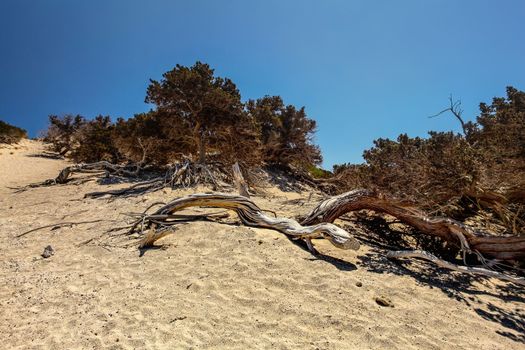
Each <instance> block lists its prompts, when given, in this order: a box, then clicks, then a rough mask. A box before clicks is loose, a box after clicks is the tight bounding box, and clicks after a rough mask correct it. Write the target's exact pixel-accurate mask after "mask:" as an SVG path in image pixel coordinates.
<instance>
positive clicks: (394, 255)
mask: <svg viewBox="0 0 525 350" xmlns="http://www.w3.org/2000/svg"><path fill="white" fill-rule="evenodd" d="M386 257H387V258H389V259H403V258H418V259H424V260H428V261H431V262H433V263H434V264H436V265H437V266H439V267H443V268H446V269H449V270H453V271H459V272H466V273H470V274H474V275H481V276H487V277H494V278H499V279H501V280H504V281H509V282H512V283H516V284H520V285H522V286H525V278H523V277H513V276H509V275H506V274H503V273H501V272H497V271H493V270H488V269H484V268H481V267H473V266H460V265H456V264H452V263H450V262H448V261H445V260H443V259H440V258H438V257H437V256H435V255H433V254H430V253H428V252H425V251H423V250H401V251H391V252H388V253H387V254H386Z"/></svg>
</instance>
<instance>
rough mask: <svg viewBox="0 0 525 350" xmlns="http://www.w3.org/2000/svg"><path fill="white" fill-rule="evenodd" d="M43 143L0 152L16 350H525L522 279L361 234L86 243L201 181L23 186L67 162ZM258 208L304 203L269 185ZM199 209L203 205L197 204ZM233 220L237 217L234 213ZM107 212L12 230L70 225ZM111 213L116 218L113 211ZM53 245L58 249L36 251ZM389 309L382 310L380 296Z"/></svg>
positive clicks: (4, 262) (0, 219)
mask: <svg viewBox="0 0 525 350" xmlns="http://www.w3.org/2000/svg"><path fill="white" fill-rule="evenodd" d="M42 147H43V145H42V144H41V143H39V142H37V141H23V142H22V143H21V144H19V145H17V146H4V147H3V148H0V247H1V250H0V254H1V258H0V281H1V287H0V303H1V305H0V306H1V307H0V339H2V341H3V347H4V348H8V349H99V348H111V349H133V348H136V349H144V348H148V349H209V348H218V349H247V348H250V349H269V348H272V349H273V348H276V349H452V348H462V349H523V348H525V311H524V306H525V304H524V302H525V298H524V297H523V295H524V294H523V289H519V288H516V287H513V286H511V285H509V284H505V283H502V282H500V281H497V280H494V279H487V278H476V279H473V278H471V277H469V276H464V275H461V274H458V273H450V272H448V271H446V270H441V269H436V268H434V267H432V266H431V265H429V264H426V263H410V262H406V263H402V264H401V263H396V262H391V261H388V260H386V259H384V258H383V257H382V255H383V254H384V252H385V251H384V250H382V249H381V248H379V247H376V246H372V245H368V244H363V247H362V249H360V250H359V251H341V250H338V249H337V248H335V247H333V246H331V245H330V244H329V243H328V242H326V241H324V240H316V241H315V245H316V247H317V248H318V249H319V250H320V251H321V252H323V253H324V254H325V255H326V257H325V258H316V257H314V256H312V255H311V254H310V253H309V252H307V251H305V250H303V249H302V248H301V247H299V246H297V245H295V244H293V243H292V242H290V241H289V240H288V239H287V238H286V237H284V236H283V235H282V234H280V233H278V232H275V231H272V230H266V229H254V228H247V227H242V226H235V225H225V224H220V223H214V222H195V223H189V224H186V225H183V226H180V227H179V228H178V229H177V230H176V232H175V233H174V234H172V235H170V236H168V237H166V238H164V239H162V240H161V241H159V242H158V244H159V248H158V249H151V250H148V251H146V252H145V254H144V255H143V256H142V257H139V251H138V250H137V249H136V245H135V244H134V242H133V241H131V242H130V241H129V240H126V239H120V240H119V239H117V240H112V241H108V240H107V239H102V240H99V241H94V242H92V243H90V244H81V243H82V242H84V241H86V240H88V239H90V238H93V237H97V236H99V235H101V234H102V233H103V232H104V231H105V230H107V229H109V228H111V227H115V226H121V225H122V224H123V223H124V221H125V219H126V217H125V216H124V215H123V213H126V212H138V211H141V210H143V209H144V208H145V207H147V206H148V205H149V204H151V203H153V202H155V201H159V200H162V201H168V200H170V199H172V198H175V197H178V196H181V195H184V194H188V193H194V192H198V191H203V190H204V189H202V188H200V189H199V188H197V189H191V190H184V191H183V190H177V191H172V190H164V191H158V192H156V193H151V194H147V195H144V196H139V197H135V198H127V199H115V200H108V199H83V194H84V193H85V192H88V191H93V190H100V189H102V188H105V189H109V188H116V187H118V186H122V185H98V184H97V183H95V182H90V183H86V184H83V185H79V186H72V185H65V186H54V187H45V188H35V189H31V190H28V191H25V192H22V193H18V194H15V193H13V190H11V189H9V188H7V187H13V186H20V185H26V184H28V183H30V182H36V181H42V180H45V179H47V178H52V177H55V176H56V175H57V173H58V171H59V170H60V169H61V168H63V167H64V166H66V165H67V164H68V163H67V162H66V161H64V160H54V159H46V158H41V157H34V156H33V155H35V154H38V153H39V152H41V151H42ZM268 192H269V193H268V195H266V196H257V197H254V198H253V199H254V201H255V202H256V203H257V204H259V205H260V206H261V207H263V208H267V209H272V210H274V211H276V212H277V214H278V215H282V216H288V217H293V216H295V215H297V214H300V213H305V212H307V211H308V210H309V209H310V208H311V207H313V205H314V204H315V201H316V200H318V199H319V196H318V195H313V196H312V200H311V202H309V203H306V204H305V205H303V206H300V205H297V204H296V205H292V204H286V203H285V202H286V200H287V199H292V198H308V196H309V194H310V193H307V192H303V193H294V192H281V191H279V190H278V189H270V190H269V191H268ZM198 210H201V209H197V211H198ZM232 217H234V215H232ZM95 219H103V220H107V221H103V222H99V223H93V224H84V225H78V226H72V227H62V228H58V229H53V230H52V229H45V230H41V231H36V232H33V233H30V234H28V235H26V236H24V237H21V238H16V237H15V236H16V235H18V234H20V233H22V232H24V231H26V230H29V229H31V228H35V227H38V226H42V225H46V224H53V223H58V222H62V221H84V220H95ZM111 220H115V221H111ZM47 245H51V246H52V247H53V248H54V250H55V254H54V255H53V256H52V257H50V258H47V259H44V258H42V257H41V256H40V255H41V253H42V252H43V250H44V248H45V247H46V246H47ZM378 297H381V298H385V299H387V300H389V301H390V302H391V303H392V304H393V307H389V306H386V307H385V306H380V305H379V304H378V303H377V302H376V298H378Z"/></svg>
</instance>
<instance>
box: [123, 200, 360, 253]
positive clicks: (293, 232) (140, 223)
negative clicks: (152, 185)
mask: <svg viewBox="0 0 525 350" xmlns="http://www.w3.org/2000/svg"><path fill="white" fill-rule="evenodd" d="M198 206H205V207H213V208H224V209H229V210H233V211H235V212H236V213H237V215H238V216H239V218H240V220H241V221H242V223H243V224H244V225H246V226H252V227H261V228H269V229H273V230H277V231H279V232H282V233H284V234H286V235H288V236H291V237H292V238H294V239H311V238H320V237H324V238H326V239H328V240H329V241H330V242H331V243H332V244H333V245H335V246H336V247H338V248H341V249H354V250H357V249H359V242H358V241H357V240H356V239H355V238H353V237H352V236H351V235H350V234H349V233H348V232H346V231H345V230H343V229H341V228H339V227H337V226H336V225H333V224H330V223H320V224H316V225H312V226H303V225H301V224H299V223H298V222H297V221H295V220H293V219H287V218H272V217H269V216H266V215H265V214H264V213H263V211H262V210H261V209H260V208H259V207H258V206H257V205H256V204H255V203H254V202H253V201H251V200H250V199H248V198H246V197H243V196H238V195H229V194H222V193H216V194H193V195H189V196H185V197H181V198H178V199H175V200H173V201H171V202H169V203H168V204H166V205H164V206H162V207H161V208H160V209H158V210H157V211H155V212H154V213H153V214H151V215H147V214H144V215H143V216H142V217H141V218H140V219H138V220H137V221H136V222H135V224H134V225H133V226H132V228H131V230H130V232H133V231H136V230H138V229H139V228H140V231H141V232H142V233H144V232H146V233H145V236H144V238H143V239H142V241H141V243H140V247H141V248H142V247H146V246H149V245H152V244H153V243H154V242H155V241H156V240H158V239H160V238H162V237H164V236H165V235H166V234H167V228H169V227H170V226H171V225H172V224H173V219H172V215H173V213H175V212H177V211H180V210H182V209H185V208H188V207H198Z"/></svg>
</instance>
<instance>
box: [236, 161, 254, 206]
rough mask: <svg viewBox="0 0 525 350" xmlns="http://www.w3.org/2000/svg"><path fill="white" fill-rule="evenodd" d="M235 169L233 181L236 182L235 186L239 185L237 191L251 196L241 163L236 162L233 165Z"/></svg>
mask: <svg viewBox="0 0 525 350" xmlns="http://www.w3.org/2000/svg"><path fill="white" fill-rule="evenodd" d="M232 171H233V181H234V183H235V186H236V187H237V192H239V194H240V195H241V196H243V197H246V198H250V193H248V184H247V183H246V181H245V180H244V177H243V176H242V172H241V168H240V167H239V163H237V162H236V163H235V164H233V166H232Z"/></svg>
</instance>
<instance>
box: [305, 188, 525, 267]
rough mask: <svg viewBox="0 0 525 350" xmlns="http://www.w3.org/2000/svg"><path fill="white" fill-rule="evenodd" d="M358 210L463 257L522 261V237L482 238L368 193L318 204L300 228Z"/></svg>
mask: <svg viewBox="0 0 525 350" xmlns="http://www.w3.org/2000/svg"><path fill="white" fill-rule="evenodd" d="M362 209H368V210H373V211H376V212H380V213H386V214H389V215H391V216H394V217H396V218H397V219H398V220H399V221H401V222H402V223H404V224H407V225H409V226H412V227H414V228H416V229H417V230H419V231H420V232H421V233H423V234H427V235H431V236H436V237H440V238H442V239H443V240H445V241H446V242H448V243H450V244H454V245H456V246H457V247H458V248H460V249H461V250H462V251H464V252H466V253H470V252H472V253H475V254H481V255H482V256H483V257H486V258H491V259H498V260H502V261H505V260H507V261H509V260H510V261H515V260H517V261H523V260H524V259H525V237H516V236H490V235H483V234H482V233H480V232H476V231H474V230H472V229H471V228H469V227H468V226H465V225H464V224H462V223H461V222H459V221H455V220H451V219H447V218H430V217H427V216H426V215H425V214H424V213H422V212H420V211H418V210H415V209H412V208H408V207H406V206H405V205H402V204H400V203H398V202H395V201H393V200H389V199H386V198H383V197H381V196H378V195H375V194H374V193H372V192H371V191H368V190H361V189H359V190H354V191H350V192H347V193H343V194H341V195H339V196H334V197H331V198H329V199H327V200H325V201H323V202H321V203H320V204H319V205H317V206H316V207H315V208H314V209H313V210H312V211H311V212H310V213H309V214H308V215H307V216H306V217H305V218H304V219H302V220H301V224H303V225H314V224H318V223H321V222H329V223H332V222H334V221H335V220H336V219H337V218H339V217H340V216H341V215H344V214H346V213H348V212H351V211H357V210H362Z"/></svg>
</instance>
